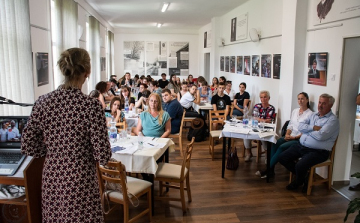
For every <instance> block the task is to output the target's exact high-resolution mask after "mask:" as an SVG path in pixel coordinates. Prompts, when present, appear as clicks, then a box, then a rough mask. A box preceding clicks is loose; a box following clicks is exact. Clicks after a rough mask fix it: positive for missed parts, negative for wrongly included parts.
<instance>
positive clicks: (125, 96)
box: [120, 86, 135, 110]
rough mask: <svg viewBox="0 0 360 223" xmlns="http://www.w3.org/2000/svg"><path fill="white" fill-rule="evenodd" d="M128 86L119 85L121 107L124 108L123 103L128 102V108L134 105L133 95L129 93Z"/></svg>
mask: <svg viewBox="0 0 360 223" xmlns="http://www.w3.org/2000/svg"><path fill="white" fill-rule="evenodd" d="M130 92H131V91H130V88H129V87H127V86H122V87H121V95H120V98H121V107H120V108H121V109H124V108H125V104H126V103H128V104H129V110H132V109H133V107H134V106H135V99H134V98H133V97H131V93H130Z"/></svg>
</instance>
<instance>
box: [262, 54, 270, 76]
mask: <svg viewBox="0 0 360 223" xmlns="http://www.w3.org/2000/svg"><path fill="white" fill-rule="evenodd" d="M261 76H262V77H266V78H271V54H263V55H261Z"/></svg>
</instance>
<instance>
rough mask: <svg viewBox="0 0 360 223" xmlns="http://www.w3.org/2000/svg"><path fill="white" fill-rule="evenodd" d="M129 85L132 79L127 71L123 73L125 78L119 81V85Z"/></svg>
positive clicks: (131, 83)
mask: <svg viewBox="0 0 360 223" xmlns="http://www.w3.org/2000/svg"><path fill="white" fill-rule="evenodd" d="M124 85H126V86H128V87H131V86H132V85H133V80H132V79H131V74H130V73H129V72H126V73H125V79H123V80H122V81H121V86H124Z"/></svg>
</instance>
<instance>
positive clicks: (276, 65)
mask: <svg viewBox="0 0 360 223" xmlns="http://www.w3.org/2000/svg"><path fill="white" fill-rule="evenodd" d="M273 70H274V71H273V78H274V79H280V71H281V54H274V56H273Z"/></svg>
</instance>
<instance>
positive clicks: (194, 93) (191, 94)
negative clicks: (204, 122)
mask: <svg viewBox="0 0 360 223" xmlns="http://www.w3.org/2000/svg"><path fill="white" fill-rule="evenodd" d="M193 103H195V104H200V92H199V91H198V89H197V86H196V85H192V86H191V87H190V89H189V91H188V92H186V93H185V94H184V95H183V96H182V97H181V99H180V104H181V106H183V108H185V110H186V114H185V117H200V114H199V113H197V112H196V111H193V107H192V105H193Z"/></svg>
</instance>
